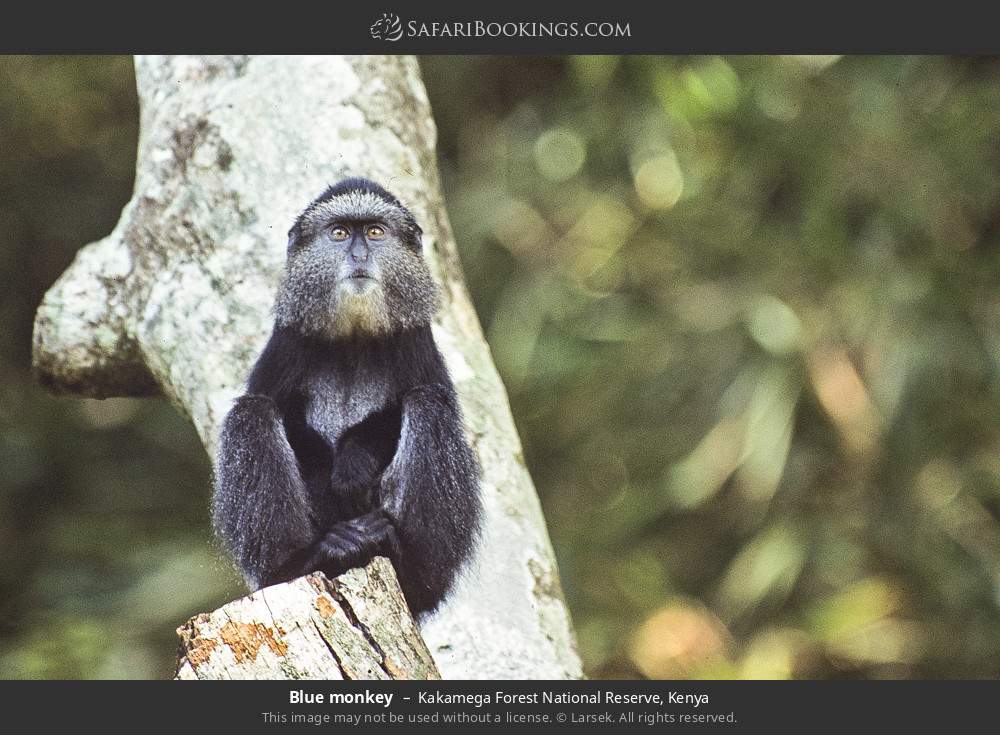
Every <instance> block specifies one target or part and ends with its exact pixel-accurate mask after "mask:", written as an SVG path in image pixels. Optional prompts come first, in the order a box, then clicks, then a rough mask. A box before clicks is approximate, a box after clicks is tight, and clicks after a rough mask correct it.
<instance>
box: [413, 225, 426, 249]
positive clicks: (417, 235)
mask: <svg viewBox="0 0 1000 735" xmlns="http://www.w3.org/2000/svg"><path fill="white" fill-rule="evenodd" d="M410 241H411V242H412V243H413V249H414V250H416V251H417V252H418V253H421V252H423V250H424V231H423V230H421V229H420V225H418V224H417V223H416V222H413V223H412V224H411V225H410Z"/></svg>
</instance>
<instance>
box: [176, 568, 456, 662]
mask: <svg viewBox="0 0 1000 735" xmlns="http://www.w3.org/2000/svg"><path fill="white" fill-rule="evenodd" d="M177 634H178V636H180V639H181V645H180V651H179V652H178V657H177V676H176V678H178V679H277V678H281V679H440V678H441V674H440V673H439V672H438V670H437V667H436V666H435V665H434V660H433V659H432V658H431V654H430V651H428V650H427V646H426V645H425V644H424V640H423V638H421V637H420V633H419V632H418V631H417V628H416V626H415V625H414V623H413V618H412V617H410V611H409V609H408V608H407V607H406V600H404V599H403V595H402V593H401V592H400V590H399V585H398V584H397V583H396V576H395V574H394V573H393V569H392V564H391V563H390V562H389V560H388V559H385V558H383V557H378V558H377V559H375V560H374V561H372V563H371V564H369V565H368V566H367V567H365V568H364V569H352V570H350V571H349V572H347V573H345V574H342V575H341V576H339V577H337V578H336V579H333V580H329V579H327V578H326V577H325V576H324V575H323V574H321V573H319V572H317V573H314V574H310V575H308V576H305V577H299V578H298V579H296V580H294V581H292V582H289V583H287V584H279V585H275V586H274V587H266V588H265V589H262V590H258V591H257V592H254V593H253V594H252V595H248V596H247V597H244V598H242V599H239V600H235V601H233V602H230V603H229V604H228V605H225V606H223V607H221V608H219V609H218V610H216V611H215V612H213V613H211V614H208V615H206V614H201V615H196V616H195V617H193V618H191V619H190V620H189V621H188V622H187V623H186V624H185V625H183V626H182V627H180V628H178V629H177Z"/></svg>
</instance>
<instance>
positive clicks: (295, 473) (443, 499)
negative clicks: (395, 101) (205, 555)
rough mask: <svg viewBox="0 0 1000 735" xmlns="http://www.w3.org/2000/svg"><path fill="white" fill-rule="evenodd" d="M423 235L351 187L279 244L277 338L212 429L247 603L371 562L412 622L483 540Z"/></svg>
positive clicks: (371, 185)
mask: <svg viewBox="0 0 1000 735" xmlns="http://www.w3.org/2000/svg"><path fill="white" fill-rule="evenodd" d="M422 235H423V233H422V230H421V228H420V226H419V225H418V224H417V221H416V219H415V218H414V216H413V215H412V214H411V213H410V211H409V210H408V209H407V208H406V207H404V206H403V204H402V202H401V201H400V200H399V199H398V198H397V197H396V196H395V195H393V194H391V193H389V192H388V191H386V190H385V189H384V188H383V187H382V186H380V185H379V184H377V183H375V182H373V181H370V180H368V179H364V178H348V179H345V180H343V181H341V182H339V183H337V184H335V185H333V186H331V187H329V188H328V189H326V191H324V192H323V193H322V194H320V196H319V197H317V198H316V199H315V200H314V201H313V202H312V203H310V204H309V205H308V206H307V207H306V208H305V209H304V210H303V211H302V213H301V214H299V216H298V217H297V218H296V220H295V222H294V224H293V225H292V227H291V229H290V230H289V233H288V245H287V254H286V263H285V273H284V278H283V280H282V281H281V284H280V286H279V288H278V293H277V297H276V300H275V306H274V326H273V330H272V332H271V336H270V339H269V340H268V342H267V344H266V346H265V347H264V350H263V352H262V353H261V354H260V356H259V358H258V359H257V361H256V364H255V365H254V367H253V369H252V371H251V372H250V376H249V378H248V380H247V382H246V392H245V394H244V395H242V396H240V397H239V398H237V399H236V401H235V403H234V404H233V406H232V408H231V409H230V411H229V412H228V414H227V415H226V418H225V421H224V422H223V425H222V430H221V435H220V442H219V451H218V456H217V461H216V483H215V492H214V494H213V500H212V520H213V526H214V529H215V532H216V535H217V537H218V538H219V539H220V540H221V541H222V544H223V546H224V547H225V548H226V549H227V550H228V552H229V553H230V555H231V556H232V558H233V560H234V561H235V564H236V566H237V567H238V569H239V570H240V571H241V572H242V574H243V577H244V578H245V579H246V581H247V584H248V585H249V586H251V587H252V588H254V589H259V588H261V587H266V586H270V585H273V584H277V583H279V582H284V581H288V580H291V579H294V578H296V577H299V576H301V575H303V574H307V573H310V572H313V571H322V572H324V573H326V574H327V575H328V576H330V577H334V576H337V575H339V574H341V573H343V572H344V571H346V570H347V569H350V568H352V567H358V566H363V565H365V564H366V563H368V562H369V561H370V560H371V559H372V558H373V557H374V556H376V555H384V556H387V557H388V558H389V559H390V560H391V561H392V563H393V566H394V568H395V570H396V573H397V577H398V579H399V582H400V587H401V588H402V591H403V595H404V597H405V598H406V601H407V604H408V605H409V607H410V609H411V611H412V612H413V614H414V615H415V616H417V618H418V620H422V619H425V618H426V616H427V615H429V614H430V613H432V612H434V611H435V610H436V609H437V608H438V607H439V606H440V604H441V602H442V601H443V600H444V599H446V597H447V596H448V594H449V592H450V591H451V589H452V587H453V583H454V582H455V579H456V576H457V575H458V574H459V572H460V571H461V570H462V569H463V568H464V566H465V565H466V563H467V561H468V560H469V558H470V556H471V554H472V552H473V550H474V548H475V547H476V544H477V543H478V538H479V535H480V528H481V518H482V501H481V498H480V475H481V471H480V467H479V464H478V462H477V459H476V456H475V454H474V452H473V451H472V448H471V447H470V446H469V443H468V441H467V440H466V437H465V432H464V429H463V426H464V424H463V417H462V413H461V410H460V407H459V403H458V398H457V394H456V391H455V387H454V384H453V383H452V380H451V377H450V375H449V373H448V370H447V367H446V365H445V362H444V359H443V357H442V355H441V353H440V351H439V350H438V348H437V345H436V344H435V341H434V337H433V334H432V332H431V320H432V318H433V317H434V315H435V313H436V311H437V309H438V303H439V300H440V299H439V294H438V289H437V286H436V284H435V282H434V279H433V277H432V276H431V273H430V269H429V268H428V266H427V263H426V261H425V260H424V257H423V253H422V247H423V246H422Z"/></svg>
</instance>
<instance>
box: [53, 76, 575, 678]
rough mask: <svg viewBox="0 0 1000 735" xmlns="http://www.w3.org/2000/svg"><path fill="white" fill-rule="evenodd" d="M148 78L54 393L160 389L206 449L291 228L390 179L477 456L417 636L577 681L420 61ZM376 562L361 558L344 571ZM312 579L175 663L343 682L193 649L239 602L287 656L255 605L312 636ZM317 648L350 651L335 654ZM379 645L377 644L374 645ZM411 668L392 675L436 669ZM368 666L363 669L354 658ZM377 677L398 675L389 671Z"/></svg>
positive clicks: (90, 256) (57, 345)
mask: <svg viewBox="0 0 1000 735" xmlns="http://www.w3.org/2000/svg"><path fill="white" fill-rule="evenodd" d="M136 78H137V86H138V93H139V100H140V109H141V118H140V136H139V152H138V163H137V170H136V184H135V193H134V195H133V198H132V200H131V201H130V202H129V203H128V204H127V205H126V206H125V208H124V210H123V212H122V216H121V219H120V221H119V223H118V225H117V226H116V227H115V230H114V231H113V232H112V233H111V234H110V235H109V236H108V237H106V238H104V239H103V240H101V241H99V242H96V243H93V244H91V245H89V246H87V247H85V248H83V249H82V250H81V251H80V252H79V254H78V255H77V257H76V259H75V261H74V262H73V264H72V265H71V266H70V268H69V269H68V270H67V271H66V272H65V273H64V274H63V275H62V276H61V277H60V279H59V280H58V281H57V283H56V284H55V285H54V286H53V287H52V289H51V290H50V291H49V293H48V294H46V297H45V299H44V301H43V303H42V305H41V306H40V307H39V309H38V313H37V316H36V321H35V334H34V345H33V347H34V352H33V354H34V365H35V369H36V372H37V375H38V377H39V379H40V380H41V381H42V382H43V383H44V384H46V385H47V386H49V387H50V388H52V389H53V390H56V391H63V392H73V393H78V394H83V395H87V396H94V397H107V396H149V395H158V394H161V393H162V394H165V395H166V396H167V397H168V398H169V399H170V400H172V401H173V402H174V403H175V404H176V405H177V406H178V407H179V408H180V410H182V411H183V412H184V413H185V414H186V415H187V416H189V417H190V419H191V420H192V422H193V423H194V425H195V428H196V429H197V431H198V433H199V435H200V437H201V439H202V441H203V443H204V445H205V448H206V450H207V451H208V452H209V454H210V456H212V457H213V458H214V457H215V453H216V447H217V442H218V430H219V426H220V424H221V421H222V420H223V418H224V417H225V415H226V413H227V411H228V410H229V407H230V405H231V403H232V401H233V399H234V398H235V397H236V396H238V395H239V394H240V393H241V392H242V390H243V383H244V380H245V379H246V376H247V374H248V372H249V369H250V367H251V366H252V364H253V362H254V360H255V359H256V357H257V355H258V354H259V352H260V350H261V349H262V348H263V346H264V343H265V341H266V339H267V336H268V333H269V331H270V327H271V324H272V315H271V307H272V304H273V298H274V293H275V288H276V286H277V283H278V280H279V278H280V275H281V272H282V268H283V265H284V252H285V234H284V233H285V232H286V230H287V228H288V227H289V226H290V224H291V222H292V221H293V219H294V217H295V216H296V214H297V213H298V212H299V211H300V210H301V209H302V208H303V207H304V206H305V204H306V203H308V202H309V201H311V200H312V199H313V198H314V197H315V196H316V195H317V194H318V193H320V192H321V191H322V190H323V189H324V188H325V187H326V186H327V185H329V184H330V183H333V182H335V181H337V180H338V179H340V178H342V177H344V176H347V175H363V176H368V177H370V178H372V179H375V180H376V181H379V182H381V183H382V184H383V185H385V186H386V187H387V188H388V189H390V190H391V191H393V192H394V193H395V194H397V195H398V196H399V197H400V198H401V199H402V201H403V202H404V203H405V204H406V205H407V206H408V207H409V208H410V209H411V210H412V211H413V212H414V214H415V215H416V217H417V219H418V221H419V222H420V223H421V225H422V226H423V228H424V232H425V239H424V243H425V254H426V256H427V258H428V261H429V263H430V265H431V269H432V271H433V272H434V274H435V277H436V278H437V280H438V282H439V284H440V285H441V287H442V309H441V311H440V313H439V315H438V318H437V319H436V320H435V323H434V325H433V329H434V334H435V338H436V339H437V341H438V345H439V346H440V347H441V349H442V352H443V353H444V355H445V359H446V361H447V363H448V366H449V369H450V371H451V374H452V377H453V378H454V380H455V384H456V387H457V389H458V392H459V396H460V399H461V403H462V408H463V411H464V414H465V417H466V423H467V430H468V432H469V438H470V442H471V444H472V446H473V448H474V449H475V451H476V452H477V453H478V455H479V459H480V462H481V463H482V466H483V494H484V504H485V512H486V518H485V533H484V541H483V544H482V546H481V548H480V549H479V551H478V553H477V556H476V558H475V560H474V562H473V564H472V565H471V566H470V568H469V570H468V572H467V573H466V574H465V575H464V576H463V578H462V580H461V581H460V583H459V584H458V586H457V589H456V591H455V593H454V595H453V596H452V598H451V599H450V600H449V601H448V603H447V604H446V605H445V606H444V608H443V609H442V610H441V611H440V612H439V613H438V614H437V615H435V616H434V617H433V618H432V619H431V620H429V621H427V622H426V623H425V624H424V625H423V626H422V630H421V632H422V634H423V637H424V639H425V640H426V641H427V643H428V644H429V650H430V652H431V654H432V656H433V659H434V661H435V662H436V664H437V667H438V669H439V670H440V672H441V674H442V675H444V676H445V677H448V678H567V677H577V676H579V675H580V663H579V659H578V657H577V654H576V651H575V647H574V642H573V636H572V631H571V627H570V620H569V616H568V613H567V610H566V606H565V602H564V600H563V597H562V593H561V590H560V586H559V581H558V573H557V570H556V565H555V560H554V557H553V554H552V549H551V545H550V543H549V540H548V536H547V534H546V530H545V524H544V520H543V518H542V514H541V509H540V506H539V504H538V498H537V496H536V494H535V490H534V487H533V485H532V482H531V478H530V477H529V475H528V472H527V470H526V469H525V466H524V460H523V457H522V454H521V447H520V443H519V441H518V438H517V434H516V431H515V429H514V425H513V421H512V418H511V415H510V409H509V405H508V402H507V399H506V394H505V391H504V388H503V385H502V384H501V382H500V379H499V376H498V375H497V373H496V370H495V368H494V366H493V363H492V361H491V359H490V354H489V348H488V347H487V345H486V343H485V341H484V338H483V335H482V332H481V330H480V326H479V323H478V320H477V318H476V314H475V311H474V310H473V307H472V304H471V302H470V300H469V297H468V294H467V292H466V289H465V286H464V282H463V279H462V275H461V270H460V266H459V261H458V257H457V254H456V250H455V244H454V241H453V237H452V233H451V228H450V225H449V223H448V219H447V215H446V213H445V207H444V201H443V198H442V194H441V190H440V184H439V181H438V173H437V166H436V162H435V151H434V144H435V134H436V133H435V128H434V123H433V119H432V117H431V112H430V106H429V103H428V100H427V96H426V93H425V91H424V87H423V84H422V83H421V81H420V75H419V69H418V66H417V63H416V60H415V59H414V58H412V57H403V56H394V57H234V56H226V57H183V56H175V57H162V56H161V57H157V56H150V57H137V59H136ZM371 569H372V568H371V567H369V568H368V569H367V571H366V570H359V571H355V572H351V579H352V580H354V582H352V584H354V583H357V584H361V580H362V579H363V578H364V577H365V575H366V574H368V573H369V572H370V571H371ZM391 572H392V570H391V569H390V570H389V573H388V574H385V575H381V576H379V579H380V580H382V581H384V582H385V584H383V585H375V586H373V587H372V588H371V590H372V591H371V597H369V598H366V599H367V600H368V603H367V604H369V605H370V606H373V607H379V608H384V610H383V612H385V613H386V614H388V611H391V610H393V609H394V607H393V605H394V604H396V603H395V602H394V600H393V597H394V596H395V595H397V593H398V586H396V585H395V577H394V576H392V575H391ZM369 576H371V575H369ZM390 580H391V581H390ZM316 583H317V577H315V576H310V577H308V578H305V580H301V579H300V580H296V581H295V582H292V583H290V584H289V585H284V586H283V587H285V588H287V589H283V590H281V589H279V588H277V587H275V588H270V589H269V590H265V591H264V592H261V593H257V595H252V596H250V597H249V598H244V599H243V600H240V601H237V602H235V603H231V604H230V605H227V606H226V607H224V608H222V609H221V610H220V611H217V612H216V613H213V614H212V615H209V616H208V617H207V618H205V617H204V616H199V617H197V618H194V619H193V620H192V622H190V623H189V624H188V626H187V627H186V628H183V629H182V630H184V631H185V632H184V633H183V635H184V636H186V640H187V641H188V646H189V647H188V651H187V654H186V661H185V660H184V659H182V661H181V664H182V665H181V669H180V675H182V676H183V675H186V674H187V673H190V672H189V671H188V668H190V669H194V668H197V667H196V666H195V665H194V664H193V663H192V651H193V650H197V652H198V653H195V654H194V656H195V658H196V659H204V660H203V665H204V666H205V667H206V668H205V672H206V675H207V673H208V672H210V671H213V672H215V671H217V672H219V673H220V675H230V676H232V675H235V674H236V673H238V672H246V673H247V674H248V675H250V674H251V673H252V675H254V676H265V675H268V674H270V675H272V676H274V677H283V676H287V675H290V673H289V671H291V670H292V669H294V670H295V671H296V672H298V673H302V674H303V675H312V674H313V673H315V674H317V675H323V676H333V672H334V669H333V668H332V666H331V663H330V661H327V662H326V663H325V664H323V666H325V667H326V668H322V669H319V668H317V669H315V670H314V669H312V668H309V666H306V665H305V663H303V662H309V661H312V660H313V659H310V658H309V656H310V654H309V653H301V654H299V653H297V654H296V655H297V658H296V659H295V661H296V663H294V664H290V666H291V667H292V669H289V670H287V671H286V670H285V669H283V668H282V664H281V660H280V659H281V656H279V655H278V654H277V653H276V649H275V648H272V647H270V645H264V646H260V645H257V646H256V649H255V650H256V651H257V653H258V654H260V655H264V656H266V658H265V659H257V660H263V661H265V662H266V663H262V664H261V665H260V666H257V667H256V668H254V667H251V668H247V667H246V666H245V662H237V663H239V666H237V665H236V663H232V662H235V657H236V655H237V654H236V652H235V650H232V648H231V646H224V645H216V646H214V647H212V646H211V645H210V644H200V645H197V644H196V642H197V641H199V640H201V641H206V640H224V638H218V636H215V633H214V632H212V631H213V630H214V629H213V627H212V626H213V625H214V623H213V622H212V621H216V620H221V619H222V618H220V617H218V616H220V615H221V614H222V613H223V611H226V614H229V613H230V612H231V611H232V610H235V609H238V610H239V611H240V616H242V617H240V618H239V621H240V624H246V625H249V626H251V628H252V629H253V630H258V629H257V628H253V626H254V625H255V624H258V623H259V624H260V625H263V626H264V627H265V628H268V627H269V628H270V629H271V630H273V631H275V632H276V633H275V635H276V637H275V641H276V648H277V650H279V651H280V650H282V644H283V643H287V641H281V640H278V638H280V636H283V635H285V634H283V633H281V632H280V631H279V630H278V628H277V627H275V626H274V625H272V623H273V622H276V621H275V620H273V619H268V620H254V619H252V618H253V616H254V615H257V614H262V615H263V614H264V613H263V612H262V611H263V610H264V609H265V608H266V605H263V606H262V605H261V604H260V602H269V601H270V600H272V599H276V600H280V601H282V604H283V605H285V604H286V603H287V605H286V606H285V607H282V612H281V616H280V617H281V620H282V621H292V620H295V621H298V627H297V628H294V630H296V631H300V632H301V631H303V630H307V629H308V625H309V621H312V622H313V623H314V622H315V615H316V614H317V611H316V608H315V605H314V604H313V603H314V602H315V599H314V596H313V595H312V593H311V592H310V593H309V594H307V592H309V589H310V588H309V587H308V586H307V585H313V589H314V588H315V584H316ZM332 584H334V585H337V584H340V582H339V581H334V582H333V583H332ZM344 584H347V582H344ZM333 599H336V597H335V596H333ZM232 606H236V607H235V608H233V607H232ZM346 614H347V613H346V612H345V615H346ZM265 617H266V616H265ZM232 619H233V620H236V618H232ZM269 620H271V622H269ZM408 625H410V623H408V622H407V621H406V620H403V619H400V621H399V628H398V630H397V631H396V635H397V636H398V638H399V645H400V646H403V647H405V650H406V651H410V653H413V651H416V650H417V649H418V648H419V646H416V644H414V643H413V642H412V640H411V638H410V636H409V634H408V633H407V626H408ZM281 626H282V628H283V629H284V630H285V631H286V632H288V631H291V630H293V628H290V627H288V626H287V625H285V623H284V622H282V623H281ZM219 635H220V636H221V628H220V629H219ZM289 635H290V633H289ZM213 636H214V637H213ZM355 638H356V637H355ZM303 640H305V639H303ZM303 640H300V641H298V643H299V644H302V645H305V643H304V642H303ZM309 640H312V641H313V644H315V645H316V646H319V644H320V642H321V641H320V640H319V638H318V637H316V636H313V637H311V638H309ZM336 640H339V639H336ZM269 641H270V639H269V638H267V639H266V642H268V643H269ZM323 641H325V642H323V646H329V645H330V640H329V639H323ZM288 645H289V650H291V646H292V644H291V643H289V644H288ZM338 645H339V644H338ZM379 645H380V646H384V645H386V644H385V641H384V640H382V641H381V642H380V643H379ZM192 647H194V648H192ZM210 648H211V650H209V649H210ZM224 649H225V650H224ZM318 650H319V653H320V654H323V655H325V656H326V657H327V658H329V657H330V656H331V655H332V656H333V658H336V659H338V660H340V661H341V662H343V661H344V660H347V659H344V658H342V657H341V656H342V654H343V652H342V651H338V650H333V651H330V650H327V651H326V652H325V653H324V651H323V650H322V649H318ZM403 651H404V649H403V648H401V649H400V650H399V652H398V653H399V656H403V658H397V657H395V656H396V652H387V651H386V650H385V649H384V648H383V650H382V652H381V655H382V660H383V661H386V660H389V659H391V660H393V661H396V660H407V661H408V660H410V659H408V658H405V656H404V653H403ZM272 654H273V656H272ZM223 655H224V656H225V657H226V658H225V660H223V659H221V658H220V659H219V660H218V661H217V660H216V658H215V657H216V656H223ZM317 655H319V654H317ZM368 655H369V659H368V660H370V661H375V660H377V659H378V658H379V652H378V651H375V650H374V647H372V651H370V652H369V654H368ZM405 655H407V656H408V655H410V654H409V653H407V654H405ZM387 656H388V658H386V657H387ZM417 658H419V656H418V657H417ZM352 660H353V659H352ZM414 660H417V659H414ZM185 663H186V664H187V665H188V668H185ZM317 665H318V664H317ZM415 666H416V668H408V667H407V666H402V667H401V668H399V669H398V671H399V672H400V673H402V674H403V675H409V674H413V675H417V672H424V673H427V672H429V671H430V669H429V668H427V667H426V666H425V665H423V664H419V665H417V664H415ZM234 667H235V668H234ZM241 667H242V668H241ZM261 667H263V668H261ZM340 670H341V673H342V675H347V674H346V673H345V670H344V669H343V668H342V667H341V668H340ZM357 671H362V672H364V671H366V670H365V669H364V667H363V666H362V667H361V668H351V673H355V672H357ZM381 671H382V672H383V673H386V674H388V675H390V676H392V675H394V671H396V669H394V668H393V667H392V666H383V668H382V669H381ZM371 672H373V674H376V673H377V672H376V669H375V668H372V669H371ZM199 674H200V672H199Z"/></svg>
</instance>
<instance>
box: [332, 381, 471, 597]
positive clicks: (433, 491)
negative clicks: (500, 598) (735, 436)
mask: <svg viewBox="0 0 1000 735" xmlns="http://www.w3.org/2000/svg"><path fill="white" fill-rule="evenodd" d="M478 483H479V469H478V464H477V462H476V459H475V456H474V455H473V453H472V450H471V449H470V448H469V445H468V443H467V442H466V440H465V435H464V432H463V429H462V418H461V412H460V411H459V408H458V402H457V398H456V396H455V391H454V389H453V388H452V387H451V386H450V385H447V384H433V385H424V386H419V387H417V388H413V389H411V390H410V391H409V392H408V393H407V394H406V395H405V396H404V398H403V402H402V425H401V430H400V438H399V444H398V446H397V448H396V452H395V455H394V456H393V459H392V462H390V464H389V466H388V467H387V468H386V470H385V472H383V473H382V478H381V483H380V485H381V492H380V495H381V497H380V501H381V507H380V508H377V509H375V510H373V511H371V512H369V513H368V514H366V515H363V516H361V517H359V518H356V519H353V520H351V521H347V522H341V523H337V524H334V526H333V527H332V528H331V529H330V531H329V532H328V533H327V534H326V536H324V537H323V538H322V539H321V540H320V541H319V542H318V543H317V545H316V549H315V555H314V557H313V559H312V562H314V563H316V564H317V566H320V567H323V568H331V567H332V568H333V569H334V571H338V570H342V569H343V568H346V567H349V566H353V565H357V564H361V563H364V562H365V561H367V559H368V558H370V557H371V556H372V555H374V554H377V553H387V554H389V555H390V557H391V558H392V559H393V561H394V562H395V564H396V569H397V571H398V573H399V577H400V583H401V584H402V585H403V589H404V592H405V593H406V598H407V600H408V601H409V603H410V607H411V608H412V610H413V612H414V613H420V612H424V611H426V610H430V609H432V608H433V607H434V606H435V605H436V604H437V603H438V602H439V601H440V600H441V599H442V598H443V597H444V595H445V593H446V592H447V590H448V588H449V586H450V585H451V582H452V580H453V579H454V576H455V572H456V571H457V569H458V568H459V567H460V566H461V564H462V562H464V561H465V559H466V558H467V556H468V555H469V551H470V550H471V548H472V545H473V542H474V540H475V536H476V532H477V530H478V517H479V504H480V500H479V492H478Z"/></svg>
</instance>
